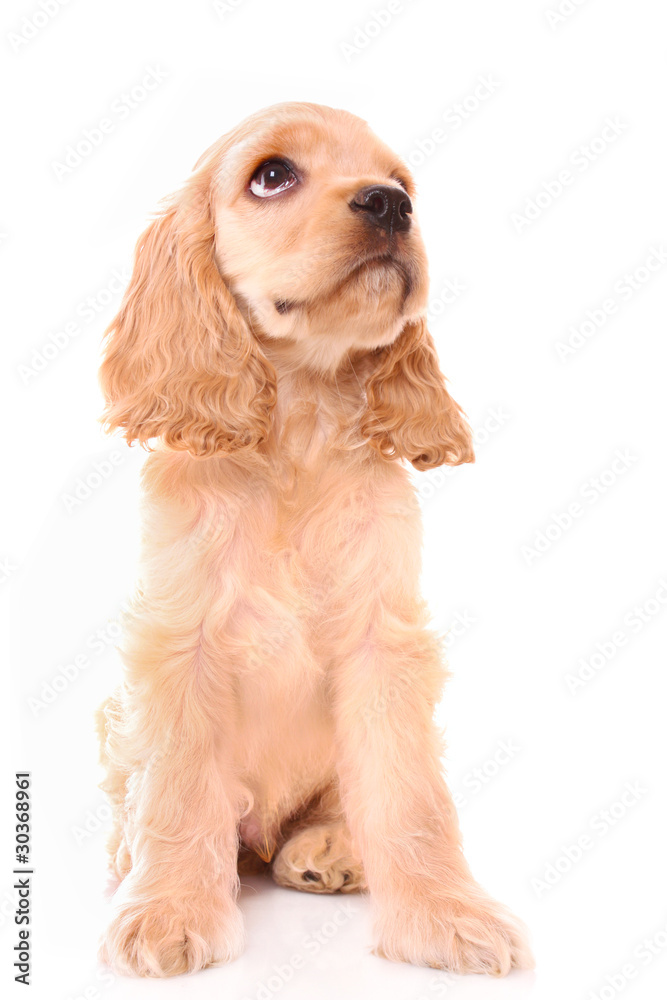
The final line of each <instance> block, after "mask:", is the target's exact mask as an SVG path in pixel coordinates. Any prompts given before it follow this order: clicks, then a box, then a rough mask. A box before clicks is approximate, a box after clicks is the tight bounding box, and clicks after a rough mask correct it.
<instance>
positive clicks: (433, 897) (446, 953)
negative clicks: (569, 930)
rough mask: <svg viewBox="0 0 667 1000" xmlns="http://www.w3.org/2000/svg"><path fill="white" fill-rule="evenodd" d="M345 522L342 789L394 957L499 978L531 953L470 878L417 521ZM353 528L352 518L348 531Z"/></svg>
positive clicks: (337, 636)
mask: <svg viewBox="0 0 667 1000" xmlns="http://www.w3.org/2000/svg"><path fill="white" fill-rule="evenodd" d="M391 506H392V509H391V510H389V511H384V510H382V509H379V510H378V509H375V510H373V511H372V515H373V516H372V518H371V519H368V520H367V521H366V523H365V524H363V522H362V521H361V520H360V518H359V517H358V516H357V518H356V524H359V525H361V530H356V531H353V530H350V532H349V534H348V539H349V543H348V544H349V547H348V546H347V545H346V548H345V551H344V553H343V558H341V559H340V560H339V561H337V563H336V572H335V574H334V575H333V577H331V579H332V581H333V582H332V587H331V602H332V607H333V608H334V612H333V614H332V615H331V619H332V621H333V622H334V624H333V625H332V626H329V629H330V631H329V639H330V641H331V656H332V690H333V701H334V712H335V720H336V734H337V735H336V754H337V766H338V772H339V778H340V788H341V796H342V801H343V807H344V810H345V814H346V818H347V821H348V824H349V827H350V830H351V833H352V837H353V844H354V847H355V850H356V851H357V853H358V855H359V856H360V858H361V861H362V864H363V868H364V872H365V875H366V880H367V883H368V888H369V891H370V895H371V901H372V906H373V911H374V916H375V928H376V951H377V953H378V954H380V955H383V956H385V957H387V958H390V959H394V960H403V961H408V962H412V963H414V964H417V965H428V966H432V967H434V968H442V969H448V970H450V971H452V972H484V973H491V974H495V975H504V974H506V973H507V972H509V971H510V969H511V968H512V967H517V968H530V967H532V964H533V960H532V956H531V954H530V950H529V948H528V946H527V944H526V941H525V931H524V929H523V927H522V925H521V924H520V923H519V922H518V921H517V920H516V919H515V918H514V917H513V916H512V915H511V914H510V913H509V912H508V911H507V910H506V909H505V908H504V907H503V906H501V905H500V904H499V903H497V902H495V901H494V900H493V899H491V898H490V897H489V896H488V895H487V894H486V893H485V892H484V891H483V890H482V889H481V888H480V886H479V885H477V883H476V882H475V881H474V879H473V878H472V876H471V874H470V871H469V868H468V866H467V863H466V861H465V859H464V856H463V853H462V850H461V844H460V836H459V829H458V822H457V817H456V811H455V808H454V805H453V802H452V799H451V796H450V794H449V791H448V789H447V786H446V784H445V781H444V778H443V775H442V770H441V755H442V749H443V748H442V744H441V738H440V735H439V733H438V731H437V729H436V727H435V724H434V722H433V712H434V709H435V705H436V703H437V701H438V700H439V697H440V694H441V690H442V685H443V681H444V678H445V671H444V668H443V666H442V665H441V658H440V649H439V643H438V641H437V640H436V638H435V637H434V636H433V635H432V634H431V633H430V632H429V631H428V630H427V628H426V627H425V626H426V621H427V613H426V609H425V607H424V604H423V602H422V601H421V599H420V598H419V597H418V593H417V587H418V575H419V559H418V556H417V553H418V551H419V542H420V538H419V526H418V522H417V518H416V512H415V509H414V507H413V506H412V505H410V504H409V503H406V502H403V501H402V500H401V498H398V499H396V498H395V499H394V503H393V504H392V505H391ZM356 524H355V527H356Z"/></svg>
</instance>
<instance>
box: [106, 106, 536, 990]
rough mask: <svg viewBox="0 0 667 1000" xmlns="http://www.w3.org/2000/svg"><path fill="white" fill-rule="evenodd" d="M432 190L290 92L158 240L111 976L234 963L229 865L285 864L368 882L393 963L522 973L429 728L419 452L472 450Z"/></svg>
mask: <svg viewBox="0 0 667 1000" xmlns="http://www.w3.org/2000/svg"><path fill="white" fill-rule="evenodd" d="M413 194H414V188H413V182H412V180H411V178H410V174H409V172H408V171H407V169H406V167H405V164H404V163H402V162H401V160H400V159H399V158H398V157H397V156H396V155H395V154H394V153H393V152H392V151H391V150H390V149H389V148H388V147H387V146H385V145H384V144H383V143H382V142H380V141H379V140H378V139H377V138H376V136H375V135H374V134H373V133H372V132H371V131H370V129H369V128H368V126H367V125H366V124H365V123H364V122H363V121H360V120H359V119H358V118H356V117H354V116H353V115H351V114H349V113H347V112H344V111H335V110H332V109H330V108H326V107H320V106H318V105H314V104H282V105H278V106H276V107H272V108H269V109H268V110H265V111H262V112H259V113H258V114H256V115H254V116H252V117H251V118H249V119H248V120H247V121H245V122H244V123H243V124H241V125H240V126H239V127H238V128H236V129H234V130H233V131H232V132H229V133H228V134H227V135H225V136H223V137H222V139H220V140H219V141H218V142H216V143H215V144H214V145H213V146H212V147H211V148H210V149H209V150H208V151H207V152H206V153H205V154H204V155H203V156H202V157H201V159H200V160H199V162H198V163H197V164H196V166H195V169H194V172H193V174H192V176H191V177H190V179H189V181H188V182H187V183H186V184H185V186H184V187H183V189H182V190H181V191H180V192H179V193H178V194H176V195H175V196H174V197H172V198H171V199H170V200H169V201H168V202H167V203H166V204H165V206H164V208H163V210H162V211H161V212H160V214H159V215H158V216H157V217H156V218H155V220H154V221H153V222H152V223H151V224H150V225H149V227H148V228H147V229H146V231H145V232H144V234H143V235H142V236H141V238H140V239H139V242H138V245H137V250H136V256H135V262H134V272H133V275H132V278H131V281H130V285H129V287H128V289H127V292H126V295H125V298H124V300H123V303H122V305H121V308H120V311H119V313H118V315H117V316H116V318H115V320H114V322H113V324H112V325H111V327H110V329H109V331H108V341H107V346H106V353H105V358H104V362H103V365H102V369H101V383H102V387H103V391H104V394H105V397H106V401H107V408H106V411H105V421H106V426H107V427H108V428H109V429H115V428H122V429H123V431H124V433H125V437H126V438H127V440H128V442H132V441H139V442H142V443H144V444H146V443H147V442H149V441H151V442H152V443H153V444H152V447H153V450H152V451H151V454H150V455H149V457H148V458H147V461H146V463H145V466H144V470H143V488H144V535H143V557H142V569H141V577H140V587H139V591H138V593H137V596H136V597H135V599H134V601H133V605H132V610H131V612H130V613H129V614H128V616H127V622H126V626H125V639H124V644H123V650H122V655H123V660H124V664H125V680H124V683H123V685H122V687H121V689H120V690H119V691H118V692H117V693H116V694H114V695H113V697H111V698H110V699H109V700H108V702H107V703H106V704H105V705H104V706H103V709H102V710H101V712H100V719H99V721H100V730H101V740H102V746H103V750H102V758H103V763H104V765H105V767H106V771H107V777H106V780H105V782H104V784H103V787H104V788H105V790H106V792H107V793H108V795H109V797H110V799H111V801H112V803H113V806H114V812H115V826H114V831H113V834H112V840H111V844H110V853H111V866H112V869H113V872H114V873H115V875H116V876H117V878H118V880H119V882H120V884H119V886H118V888H117V890H116V893H115V896H114V903H113V908H114V912H113V917H112V920H111V924H110V926H109V928H108V930H107V932H106V935H105V937H104V942H103V946H102V952H101V954H102V957H103V958H104V959H105V960H106V961H107V962H108V963H109V964H110V965H112V966H113V968H114V969H116V970H117V971H118V972H122V973H134V974H139V975H147V976H167V975H173V974H176V973H181V972H192V971H195V970H197V969H201V968H203V967H204V966H207V965H209V964H211V963H216V962H224V961H229V960H230V959H233V958H235V957H236V956H238V955H239V953H240V952H241V950H242V948H243V927H242V921H241V913H240V910H239V907H238V905H237V894H238V890H239V871H249V870H257V869H258V868H266V869H268V868H269V866H270V870H271V873H272V875H273V878H274V879H275V880H276V881H277V882H278V883H279V884H280V885H283V886H289V887H292V888H295V889H302V890H305V891H308V892H335V891H340V892H351V891H354V890H364V891H366V890H368V892H369V893H370V897H371V900H372V907H373V911H374V917H375V933H376V953H377V954H379V955H384V956H386V957H387V958H390V959H395V960H403V961H407V962H413V963H415V964H418V965H429V966H433V967H436V968H443V969H449V970H452V971H454V972H489V973H494V974H497V975H503V974H505V973H507V972H508V971H509V970H510V968H511V967H513V966H516V967H523V968H526V967H529V966H530V965H531V962H532V959H531V956H530V952H529V950H528V947H527V945H526V944H525V943H524V932H523V930H522V927H521V925H520V924H519V923H518V921H516V920H515V919H514V918H513V917H512V916H511V915H510V914H509V913H508V912H507V911H506V910H505V909H504V908H503V907H502V906H501V905H500V904H498V903H496V902H495V901H494V900H492V899H491V898H489V896H487V895H486V893H485V892H484V891H483V890H482V889H481V888H480V887H479V886H478V885H477V883H476V882H475V881H474V880H473V878H472V876H471V874H470V871H469V869H468V866H467V864H466V862H465V860H464V857H463V854H462V851H461V844H460V836H459V829H458V823H457V818H456V813H455V809H454V806H453V804H452V799H451V797H450V794H449V792H448V790H447V787H446V785H445V781H444V779H443V775H442V771H441V761H440V758H441V752H442V744H441V736H440V733H439V732H438V730H437V728H436V726H435V724H434V722H433V711H434V708H435V705H436V703H437V702H438V700H439V698H440V695H441V688H442V684H443V681H444V678H445V670H444V667H443V665H442V662H441V653H440V649H439V643H438V640H437V639H436V637H435V636H434V635H433V634H432V633H431V632H430V631H429V630H428V627H427V623H428V614H427V610H426V608H425V605H424V602H423V600H422V598H421V597H420V595H419V589H418V576H419V570H420V545H421V528H420V516H419V507H418V504H417V502H416V497H415V492H414V490H413V487H412V485H411V482H410V478H409V475H408V470H407V466H406V463H407V462H411V463H412V465H413V466H415V468H417V469H430V468H433V467H434V466H438V465H441V464H442V463H448V464H450V465H458V464H459V463H462V462H471V461H473V450H472V444H471V434H470V430H469V427H468V425H467V423H466V421H465V419H464V416H463V414H462V413H461V410H460V409H459V407H458V406H457V404H456V403H455V402H454V400H453V399H452V398H451V396H450V395H449V393H448V391H447V388H446V386H445V380H444V378H443V376H442V374H441V372H440V369H439V367H438V361H437V357H436V353H435V350H434V346H433V341H432V339H431V337H430V335H429V333H428V331H427V329H426V323H425V319H424V313H425V309H426V299H427V265H426V258H425V253H424V245H423V243H422V239H421V237H420V234H419V229H418V226H417V223H416V220H415V217H414V214H413V206H412V197H413Z"/></svg>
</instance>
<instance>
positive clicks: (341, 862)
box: [273, 823, 366, 892]
mask: <svg viewBox="0 0 667 1000" xmlns="http://www.w3.org/2000/svg"><path fill="white" fill-rule="evenodd" d="M273 878H274V880H275V881H276V882H277V883H278V885H283V886H285V887H286V888H288V889H300V890H301V891H303V892H359V890H361V889H365V888H366V885H365V879H364V873H363V869H362V867H361V862H360V861H358V860H357V859H356V858H355V857H354V856H353V855H352V853H351V851H350V845H349V835H348V834H347V830H346V828H345V827H344V826H343V824H340V823H332V824H329V825H322V826H310V827H307V828H306V829H305V830H301V831H300V832H299V833H296V834H295V835H294V836H293V837H291V838H290V839H289V840H288V841H287V843H286V844H284V846H283V847H282V848H281V850H280V852H279V854H278V856H277V857H276V859H275V861H274V863H273Z"/></svg>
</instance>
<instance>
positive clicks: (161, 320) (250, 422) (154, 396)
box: [100, 167, 276, 457]
mask: <svg viewBox="0 0 667 1000" xmlns="http://www.w3.org/2000/svg"><path fill="white" fill-rule="evenodd" d="M210 180H211V169H210V167H205V168H203V169H202V170H200V171H198V173H196V174H195V175H193V177H192V179H191V181H190V182H189V183H188V184H187V185H186V187H185V188H184V189H183V191H182V193H180V194H179V195H177V196H175V197H174V198H173V199H172V200H171V202H170V203H169V204H168V205H167V207H166V208H165V209H164V210H163V211H162V213H161V214H159V215H158V216H157V218H156V219H155V220H154V221H153V222H152V223H151V225H150V226H149V227H148V228H147V229H146V231H145V232H144V233H143V235H142V236H141V237H140V239H139V241H138V243H137V247H136V251H135V257H134V271H133V274H132V278H131V281H130V284H129V287H128V289H127V291H126V293H125V297H124V299H123V302H122V305H121V308H120V311H119V313H118V315H117V316H116V318H115V320H114V321H113V323H112V324H111V326H110V327H109V329H108V330H107V343H106V351H105V357H104V361H103V363H102V366H101V368H100V383H101V386H102V391H103V392H104V396H105V399H106V402H107V406H106V410H105V412H104V416H103V421H104V424H105V426H106V428H107V429H108V430H115V429H116V428H124V430H125V437H126V439H127V440H128V442H132V441H135V440H136V441H140V442H142V443H143V444H145V443H146V442H147V441H148V440H149V439H150V438H154V437H160V436H161V437H163V438H164V440H165V442H166V443H167V444H168V445H169V446H170V447H172V448H176V449H180V450H188V451H189V452H190V453H191V454H192V455H194V456H197V457H207V456H210V455H215V454H220V453H229V452H232V451H238V450H239V449H241V448H252V447H254V446H256V445H257V444H258V443H259V442H260V441H262V440H263V439H264V438H265V437H266V434H267V432H268V429H269V422H270V416H271V410H272V408H273V405H274V403H275V395H276V384H275V372H274V371H273V368H272V366H271V365H270V364H269V362H268V361H267V360H266V358H265V357H264V356H263V355H262V353H261V350H260V347H259V344H258V343H257V341H256V340H255V338H254V336H253V334H252V332H251V331H250V329H249V328H248V325H247V324H246V322H245V320H244V318H243V316H242V315H241V313H240V312H239V309H238V307H237V305H236V302H235V301H234V298H233V297H232V294H231V292H230V291H229V289H228V288H227V286H226V285H225V283H224V281H223V278H222V276H221V275H220V272H219V271H218V268H217V266H216V263H215V259H214V242H215V226H214V222H213V213H212V210H211V203H210V202H211V195H210V188H211V183H210Z"/></svg>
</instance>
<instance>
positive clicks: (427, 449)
mask: <svg viewBox="0 0 667 1000" xmlns="http://www.w3.org/2000/svg"><path fill="white" fill-rule="evenodd" d="M379 353H380V361H379V364H378V365H377V367H376V368H375V369H374V371H373V374H372V375H371V377H370V378H369V380H368V382H367V384H366V398H367V402H368V410H367V412H366V415H365V417H364V419H363V421H362V432H363V433H364V434H365V435H366V436H367V437H368V440H369V442H370V444H371V445H372V446H373V447H374V448H376V449H377V451H379V452H380V454H381V455H382V456H383V457H384V458H388V459H395V458H407V459H408V460H409V461H410V462H412V464H413V465H414V467H415V468H416V469H432V468H435V467H436V466H438V465H443V464H445V463H446V464H447V465H461V464H463V463H464V462H474V461H475V455H474V452H473V447H472V433H471V431H470V427H469V426H468V423H467V421H466V419H465V416H464V414H463V412H462V411H461V408H460V407H459V405H458V403H456V402H455V401H454V400H453V399H452V397H451V396H450V395H449V393H448V392H447V389H446V388H445V378H444V376H443V374H442V372H441V371H440V368H439V366H438V357H437V354H436V351H435V346H434V344H433V339H432V337H431V335H430V333H429V332H428V330H427V329H426V321H425V320H424V319H419V320H417V321H415V322H413V323H408V324H407V325H406V327H405V329H404V330H403V331H402V332H401V334H400V335H399V336H398V337H397V339H396V340H395V341H394V342H393V343H392V344H389V346H388V347H384V348H382V349H381V351H380V352H379Z"/></svg>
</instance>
